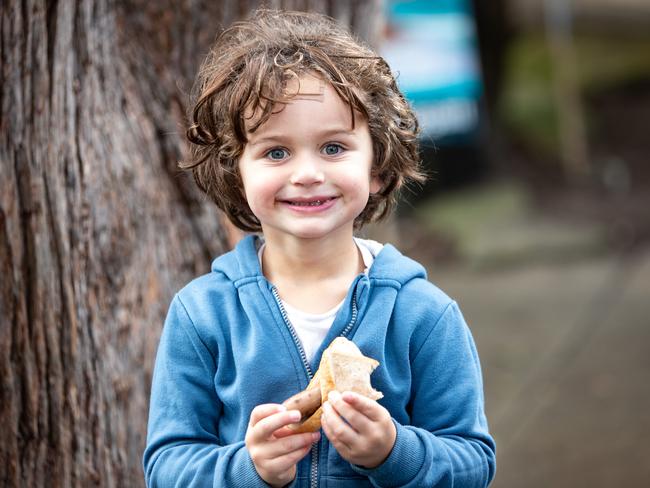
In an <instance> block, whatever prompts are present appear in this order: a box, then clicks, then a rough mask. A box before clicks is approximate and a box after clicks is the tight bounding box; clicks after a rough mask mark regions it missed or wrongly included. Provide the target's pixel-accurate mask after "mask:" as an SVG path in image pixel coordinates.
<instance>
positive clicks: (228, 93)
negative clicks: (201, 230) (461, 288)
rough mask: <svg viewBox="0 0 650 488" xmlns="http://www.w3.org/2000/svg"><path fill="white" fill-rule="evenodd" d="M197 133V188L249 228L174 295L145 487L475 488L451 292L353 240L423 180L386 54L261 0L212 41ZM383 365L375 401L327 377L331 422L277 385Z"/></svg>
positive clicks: (471, 423)
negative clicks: (330, 360) (291, 404)
mask: <svg viewBox="0 0 650 488" xmlns="http://www.w3.org/2000/svg"><path fill="white" fill-rule="evenodd" d="M197 87H198V93H197V101H196V104H195V107H194V109H193V112H192V125H191V127H190V129H189V130H188V138H189V140H190V141H191V142H192V143H193V152H192V159H191V161H189V162H187V163H186V164H185V166H186V167H191V168H192V170H193V173H194V177H195V180H196V182H197V184H198V185H199V186H200V187H201V188H202V189H203V190H204V191H205V192H206V193H207V195H208V196H209V197H210V198H211V199H212V200H214V202H215V203H216V204H217V205H218V206H219V208H221V209H222V210H223V211H224V212H225V213H226V215H227V216H228V217H229V218H230V220H231V221H232V222H233V223H234V224H235V225H236V226H238V227H239V228H241V229H243V230H245V231H249V232H251V233H253V234H252V235H249V236H247V237H245V238H244V239H243V240H242V241H241V242H240V243H239V244H238V245H237V246H236V248H235V250H234V251H232V252H229V253H227V254H225V255H223V256H221V257H219V258H218V259H216V260H215V261H214V262H213V264H212V272H211V273H209V274H207V275H205V276H202V277H200V278H198V279H196V280H194V281H192V282H191V283H190V284H188V285H187V286H186V287H185V288H183V289H182V290H181V291H180V292H179V293H178V294H177V295H176V296H175V297H174V299H173V301H172V303H171V307H170V310H169V314H168V316H167V320H166V322H165V326H164V330H163V334H162V338H161V340H160V346H159V350H158V355H157V358H156V364H155V370H154V375H153V386H152V392H151V408H150V413H149V424H148V438H147V447H146V450H145V453H144V469H145V473H146V481H147V485H148V486H150V487H154V486H155V487H167V486H178V487H191V486H197V487H198V486H200V487H205V486H224V487H256V486H259V487H265V486H269V485H270V486H274V487H275V486H277V487H279V486H296V487H316V486H323V487H364V486H376V487H399V486H404V487H407V486H408V487H425V486H427V487H429V486H436V487H451V486H453V487H455V488H459V487H484V486H487V485H488V484H489V482H490V481H491V479H492V478H493V476H494V470H495V444H494V441H493V439H492V437H491V436H490V434H489V432H488V426H487V422H486V418H485V414H484V408H483V391H482V380H481V371H480V367H479V360H478V357H477V353H476V349H475V346H474V342H473V340H472V337H471V335H470V332H469V330H468V328H467V325H466V324H465V321H464V319H463V317H462V315H461V313H460V311H459V309H458V306H457V305H456V303H455V302H454V301H452V300H451V299H450V298H449V297H447V296H446V295H445V294H444V293H443V292H442V291H440V290H439V289H438V288H436V287H435V286H434V285H432V284H431V283H430V282H428V281H427V279H426V274H425V271H424V269H423V267H422V266H421V265H419V264H418V263H416V262H414V261H412V260H410V259H408V258H406V257H404V256H403V255H401V254H400V253H399V252H398V251H397V250H396V249H395V248H394V247H392V246H391V245H389V244H386V245H381V244H379V243H377V242H374V241H369V240H363V239H358V238H355V237H354V236H353V235H354V231H355V230H357V229H359V228H360V227H361V226H362V225H363V224H365V223H367V222H370V221H372V220H375V219H378V218H381V217H382V216H384V215H386V214H387V213H388V212H389V210H390V209H391V206H392V205H393V203H394V198H395V194H396V191H397V190H399V189H400V187H402V186H403V185H404V184H405V183H408V182H409V181H419V180H421V179H422V176H421V173H420V172H419V169H418V151H417V122H416V119H415V117H414V115H413V112H412V111H411V109H410V108H409V106H408V104H407V103H406V102H405V100H404V98H403V96H402V94H401V93H400V91H399V89H398V88H397V85H396V83H395V79H394V77H393V75H392V74H391V72H390V69H389V67H388V66H387V64H386V63H385V62H384V60H383V59H382V58H380V57H379V56H377V55H376V54H375V53H374V52H372V51H371V50H370V49H369V48H367V47H365V46H363V45H362V44H360V43H359V42H358V41H356V40H354V39H353V38H352V37H351V36H350V34H349V33H347V32H346V31H345V30H343V29H342V28H341V27H339V26H338V25H337V24H336V23H335V22H334V21H332V20H331V19H329V18H327V17H324V16H321V15H317V14H307V13H296V12H275V11H267V10H262V11H258V12H257V13H256V14H255V15H254V16H253V17H252V18H251V20H249V21H246V22H240V23H237V24H235V25H233V26H232V27H230V28H229V29H227V30H225V31H224V32H223V33H222V34H221V35H220V36H219V38H218V39H217V41H216V44H215V45H214V46H213V48H212V50H211V53H210V54H209V56H208V58H207V60H206V62H205V63H204V65H203V67H202V69H201V72H200V75H199V80H198V83H197ZM338 336H344V337H347V338H348V339H350V340H352V341H353V342H354V343H355V344H356V345H357V346H358V347H359V348H360V349H361V351H362V352H363V354H364V355H366V356H369V357H372V358H374V359H376V360H378V361H379V363H380V366H379V367H378V368H377V370H376V371H375V372H374V373H373V374H372V377H371V380H372V384H373V387H374V388H376V389H377V390H380V391H381V392H382V393H383V395H384V397H383V398H382V399H381V400H378V401H375V400H370V399H368V398H365V397H363V396H360V395H358V394H354V393H351V392H333V393H332V394H331V395H330V396H329V398H328V401H326V402H325V403H324V405H323V411H324V415H323V418H322V434H323V435H321V434H320V433H301V434H294V433H292V431H291V430H290V429H288V427H287V426H288V424H291V423H294V422H296V421H297V420H298V419H299V417H300V414H299V413H298V412H297V411H291V410H287V409H286V408H284V407H283V406H282V405H281V403H282V401H283V400H285V399H287V398H288V397H290V396H292V395H294V394H295V393H297V392H299V391H300V390H303V389H304V388H305V387H306V386H307V384H308V383H309V381H310V379H311V377H312V376H313V374H314V372H315V370H316V368H317V366H318V364H319V361H320V357H321V354H322V352H323V350H324V349H325V348H326V347H327V345H328V344H329V343H330V342H331V341H332V340H333V339H334V338H336V337H338Z"/></svg>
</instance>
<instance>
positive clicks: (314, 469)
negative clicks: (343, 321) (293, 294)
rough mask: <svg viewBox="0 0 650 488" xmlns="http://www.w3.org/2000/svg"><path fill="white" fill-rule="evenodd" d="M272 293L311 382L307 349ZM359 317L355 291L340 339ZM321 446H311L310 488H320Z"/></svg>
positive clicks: (278, 300) (311, 375)
mask: <svg viewBox="0 0 650 488" xmlns="http://www.w3.org/2000/svg"><path fill="white" fill-rule="evenodd" d="M271 292H272V293H273V298H275V301H276V303H277V304H278V307H279V309H280V314H281V315H282V319H283V320H284V323H285V325H286V326H287V329H289V333H290V334H291V337H292V338H293V342H294V343H295V345H296V347H297V348H298V352H299V353H300V359H301V360H302V365H303V366H304V368H305V371H307V377H308V378H309V381H311V379H312V378H313V376H314V374H313V373H312V370H311V366H310V365H309V361H308V360H307V354H305V349H304V348H303V347H302V343H301V342H300V338H299V337H298V333H297V332H296V329H294V328H293V325H291V321H290V320H289V316H288V315H287V311H286V310H285V309H284V305H282V300H281V299H280V295H279V294H278V289H277V288H276V287H275V285H271ZM357 315H358V309H357V293H356V289H355V291H354V293H353V294H352V317H351V318H350V322H348V325H346V326H345V329H343V331H342V332H341V334H340V337H347V335H348V334H349V333H350V330H352V327H354V324H355V323H356V321H357ZM319 445H320V442H319V443H318V444H314V445H313V446H311V470H310V473H309V485H310V488H318V451H319V449H318V446H319Z"/></svg>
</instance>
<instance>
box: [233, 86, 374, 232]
mask: <svg viewBox="0 0 650 488" xmlns="http://www.w3.org/2000/svg"><path fill="white" fill-rule="evenodd" d="M300 80H301V83H300V91H299V92H298V94H297V95H296V96H295V97H294V98H292V99H291V101H290V102H289V103H287V104H286V105H285V106H284V107H276V111H277V110H279V111H277V113H275V114H273V115H271V117H270V118H269V119H268V120H267V121H266V122H265V123H264V124H262V125H261V126H260V127H259V128H258V129H257V130H256V131H255V132H254V133H248V139H249V141H248V143H247V144H246V146H245V147H244V151H243V154H242V156H241V158H240V160H239V168H240V173H241V177H242V181H243V184H244V191H245V194H246V199H247V201H248V204H249V206H250V208H251V210H252V211H253V213H254V214H255V216H256V217H257V218H258V219H259V221H260V222H261V224H262V231H263V232H264V235H265V236H266V237H267V239H269V238H280V239H283V238H286V237H290V236H293V237H297V238H309V239H314V238H324V237H327V238H330V237H336V236H340V237H342V238H346V237H347V236H351V235H352V231H353V224H354V220H355V218H356V217H357V216H358V215H359V214H360V213H361V212H362V211H363V209H364V208H365V206H366V203H367V202H368V197H369V195H370V193H371V192H373V193H374V192H377V191H378V190H379V188H380V184H379V181H378V180H377V179H376V178H372V177H371V176H370V169H371V165H372V160H373V154H372V140H371V138H370V133H369V131H368V124H367V122H366V121H365V120H364V119H363V117H362V116H361V115H358V114H357V116H355V128H354V130H352V118H351V114H350V108H349V106H347V105H346V104H345V103H344V102H343V100H341V98H340V97H339V96H338V95H337V93H336V91H335V90H334V89H333V88H332V87H331V86H330V85H329V83H325V82H323V81H322V80H320V78H314V77H312V76H309V75H304V76H302V77H301V78H300ZM291 88H292V87H291V86H289V87H288V89H291ZM294 88H295V89H296V90H297V82H296V84H295V86H294ZM294 91H295V90H294Z"/></svg>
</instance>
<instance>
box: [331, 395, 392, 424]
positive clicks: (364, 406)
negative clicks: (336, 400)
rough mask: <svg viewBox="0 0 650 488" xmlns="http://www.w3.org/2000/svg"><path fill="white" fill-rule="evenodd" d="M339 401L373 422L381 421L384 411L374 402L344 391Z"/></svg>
mask: <svg viewBox="0 0 650 488" xmlns="http://www.w3.org/2000/svg"><path fill="white" fill-rule="evenodd" d="M341 399H342V400H343V401H345V402H346V403H348V404H349V405H351V406H352V407H354V409H355V410H357V411H358V412H360V413H362V414H363V415H365V416H366V417H368V418H369V419H370V420H371V421H373V422H379V421H380V420H383V418H384V416H385V413H386V412H385V409H384V407H382V406H381V405H379V403H377V401H376V400H372V399H370V398H368V397H364V396H363V395H359V394H358V393H354V392H353V391H344V392H343V393H342V394H341Z"/></svg>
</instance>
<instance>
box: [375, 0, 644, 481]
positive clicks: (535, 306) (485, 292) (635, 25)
mask: <svg viewBox="0 0 650 488" xmlns="http://www.w3.org/2000/svg"><path fill="white" fill-rule="evenodd" d="M384 7H385V29H384V31H383V36H382V39H381V43H380V51H381V52H382V54H383V55H384V56H385V57H386V59H387V60H388V62H389V64H390V65H391V66H392V67H393V69H394V70H396V71H397V72H399V84H400V86H401V88H402V89H403V90H404V92H405V93H406V95H407V98H409V99H410V100H411V102H412V104H413V106H414V108H415V109H416V111H417V112H418V115H419V118H420V121H421V124H422V135H421V142H422V146H423V159H424V162H425V166H426V168H427V171H428V173H429V174H430V177H431V178H430V180H429V182H428V183H427V184H426V185H425V186H424V187H423V188H415V189H413V191H407V192H406V195H405V197H406V198H405V202H404V203H403V204H402V205H401V207H400V209H399V211H398V213H397V216H396V217H395V218H394V219H393V221H391V222H388V223H386V224H384V225H382V226H380V227H375V228H373V229H371V230H370V231H369V235H370V236H371V237H372V236H374V237H377V238H378V239H384V240H391V241H396V242H398V245H399V246H400V247H401V248H402V250H403V251H405V252H406V253H408V254H410V255H411V256H413V257H415V258H416V259H418V260H420V261H421V262H423V263H425V264H426V266H427V268H428V271H429V278H430V279H431V280H432V281H433V282H434V283H436V284H438V285H439V286H440V287H441V288H442V289H443V290H445V291H446V292H447V293H449V294H450V295H451V296H453V297H454V298H456V299H457V300H458V302H459V303H460V305H461V308H462V310H463V311H464V313H465V315H466V318H467V320H468V322H469V324H470V327H471V328H472V331H473V333H474V336H475V339H476V341H477V345H478V349H479V354H480V357H481V360H482V365H483V370H484V378H485V390H486V408H487V412H488V417H489V421H490V423H491V428H492V430H493V433H494V435H495V437H496V439H497V446H498V451H497V459H498V469H497V477H496V479H495V482H494V485H493V486H495V487H500V488H506V487H508V488H511V487H512V488H514V487H524V486H525V487H548V486H553V487H608V486H634V487H645V486H650V447H648V443H647V442H646V439H647V437H648V435H649V434H650V381H649V379H650V359H649V358H650V355H649V354H648V352H647V349H648V346H650V246H649V244H650V241H649V240H648V238H649V237H650V232H649V231H650V192H649V190H650V165H649V164H648V163H649V161H648V158H649V156H648V155H649V154H650V137H649V135H648V130H649V129H650V2H647V1H646V0H573V1H570V0H498V1H491V2H480V1H476V2H471V1H469V0H444V1H443V0H441V1H435V2H432V1H424V0H422V1H417V0H416V1H413V0H412V1H398V0H388V1H386V2H384Z"/></svg>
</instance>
